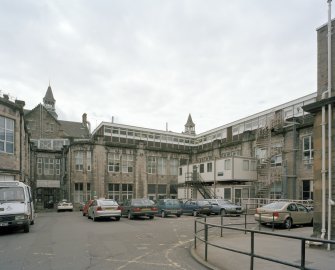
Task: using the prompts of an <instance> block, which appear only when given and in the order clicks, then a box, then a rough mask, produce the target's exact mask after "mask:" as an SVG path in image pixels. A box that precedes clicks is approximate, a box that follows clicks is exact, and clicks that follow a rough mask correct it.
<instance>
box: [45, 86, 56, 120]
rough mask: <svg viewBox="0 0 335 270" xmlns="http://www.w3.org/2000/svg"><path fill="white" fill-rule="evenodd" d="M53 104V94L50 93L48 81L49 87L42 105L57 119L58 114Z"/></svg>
mask: <svg viewBox="0 0 335 270" xmlns="http://www.w3.org/2000/svg"><path fill="white" fill-rule="evenodd" d="M55 104H56V100H55V99H54V95H53V94H52V89H51V86H50V83H49V87H48V89H47V92H46V93H45V96H44V98H43V105H44V107H45V108H46V109H47V110H48V112H50V113H51V114H52V115H53V116H54V117H55V118H56V119H57V118H58V115H57V113H56V108H55Z"/></svg>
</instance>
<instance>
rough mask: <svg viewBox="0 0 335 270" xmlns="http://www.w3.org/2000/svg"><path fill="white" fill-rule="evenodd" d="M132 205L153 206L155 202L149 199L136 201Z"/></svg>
mask: <svg viewBox="0 0 335 270" xmlns="http://www.w3.org/2000/svg"><path fill="white" fill-rule="evenodd" d="M132 205H138V206H141V205H153V202H152V201H150V200H147V199H134V200H132Z"/></svg>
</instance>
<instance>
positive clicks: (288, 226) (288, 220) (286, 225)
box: [284, 218, 293, 229]
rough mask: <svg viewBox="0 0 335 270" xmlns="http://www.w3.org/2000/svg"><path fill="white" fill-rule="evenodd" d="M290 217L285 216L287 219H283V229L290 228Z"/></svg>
mask: <svg viewBox="0 0 335 270" xmlns="http://www.w3.org/2000/svg"><path fill="white" fill-rule="evenodd" d="M292 223H293V222H292V219H291V218H287V219H285V221H284V227H285V229H291V227H292Z"/></svg>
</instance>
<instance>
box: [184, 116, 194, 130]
mask: <svg viewBox="0 0 335 270" xmlns="http://www.w3.org/2000/svg"><path fill="white" fill-rule="evenodd" d="M184 133H185V134H190V135H195V124H194V123H193V120H192V117H191V114H189V115H188V119H187V122H186V124H185V131H184Z"/></svg>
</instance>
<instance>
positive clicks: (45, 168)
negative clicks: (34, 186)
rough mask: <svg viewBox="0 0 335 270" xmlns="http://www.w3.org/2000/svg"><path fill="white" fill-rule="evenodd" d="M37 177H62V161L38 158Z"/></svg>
mask: <svg viewBox="0 0 335 270" xmlns="http://www.w3.org/2000/svg"><path fill="white" fill-rule="evenodd" d="M37 175H60V159H55V158H37Z"/></svg>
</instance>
